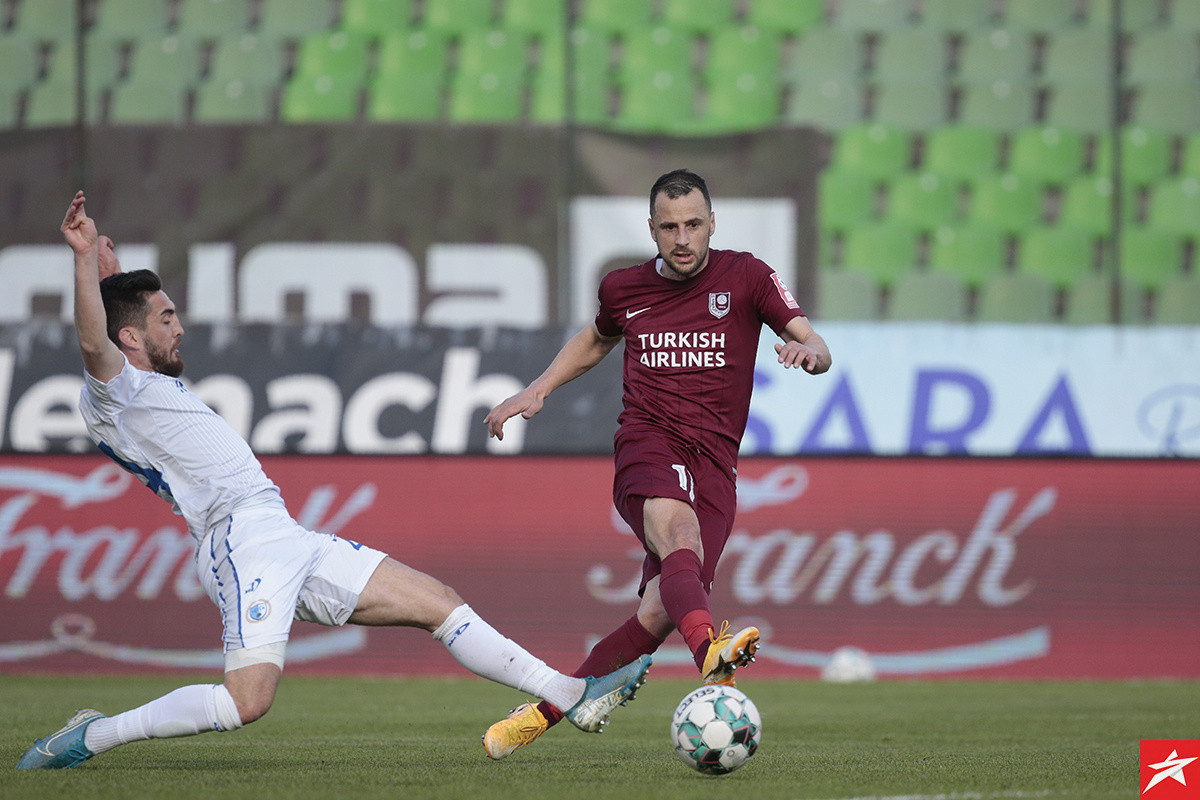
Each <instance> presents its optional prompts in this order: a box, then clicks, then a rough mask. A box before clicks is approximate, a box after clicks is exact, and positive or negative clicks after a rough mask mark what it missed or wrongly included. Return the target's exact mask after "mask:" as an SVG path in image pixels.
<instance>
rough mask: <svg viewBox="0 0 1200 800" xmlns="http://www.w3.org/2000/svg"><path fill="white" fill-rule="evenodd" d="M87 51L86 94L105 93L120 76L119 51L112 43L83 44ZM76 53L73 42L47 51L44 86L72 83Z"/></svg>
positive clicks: (88, 41)
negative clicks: (48, 52) (90, 92)
mask: <svg viewBox="0 0 1200 800" xmlns="http://www.w3.org/2000/svg"><path fill="white" fill-rule="evenodd" d="M84 46H85V47H86V48H87V50H86V52H85V58H87V70H86V71H85V77H86V79H87V85H88V90H89V91H92V90H99V89H105V88H107V87H108V86H109V85H110V84H112V83H113V81H115V80H116V78H117V76H118V75H119V74H120V72H121V61H122V56H121V50H122V48H121V47H120V46H119V45H117V44H116V43H115V42H108V41H93V40H91V39H85V40H84ZM77 58H78V51H77V50H76V49H75V43H74V42H60V43H59V44H57V45H55V46H54V47H53V49H52V50H51V51H50V54H49V56H48V58H47V59H46V74H45V76H44V77H43V78H42V80H43V81H44V82H47V83H74V82H75V78H76V75H77V73H78V70H77V69H76V66H75V65H76V63H78V62H77Z"/></svg>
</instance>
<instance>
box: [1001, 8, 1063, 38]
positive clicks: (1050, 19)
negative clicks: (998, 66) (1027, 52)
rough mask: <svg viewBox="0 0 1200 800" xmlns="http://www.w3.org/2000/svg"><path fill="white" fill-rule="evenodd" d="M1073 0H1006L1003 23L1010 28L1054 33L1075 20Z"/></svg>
mask: <svg viewBox="0 0 1200 800" xmlns="http://www.w3.org/2000/svg"><path fill="white" fill-rule="evenodd" d="M1076 6H1077V3H1076V2H1075V0H1007V2H1006V3H1005V4H1004V20H1003V23H1004V24H1005V25H1007V26H1008V27H1011V28H1018V29H1021V28H1023V29H1026V30H1030V31H1037V32H1039V33H1051V34H1052V33H1056V32H1058V31H1060V30H1063V29H1064V28H1069V27H1071V26H1072V25H1074V24H1075V23H1076V22H1077V18H1076V11H1077V10H1076Z"/></svg>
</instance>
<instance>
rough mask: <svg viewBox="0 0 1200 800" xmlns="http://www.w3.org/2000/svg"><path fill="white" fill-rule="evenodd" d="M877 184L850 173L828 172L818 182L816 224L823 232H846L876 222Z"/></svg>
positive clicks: (837, 170) (862, 174)
mask: <svg viewBox="0 0 1200 800" xmlns="http://www.w3.org/2000/svg"><path fill="white" fill-rule="evenodd" d="M875 195H876V182H875V180H874V179H873V178H872V177H871V176H870V175H868V174H866V173H862V172H857V171H855V170H851V169H837V168H831V169H827V170H825V171H824V172H822V173H821V175H820V177H819V178H818V179H817V224H818V226H819V227H820V229H821V230H822V231H842V232H844V231H846V230H849V229H850V228H853V227H855V226H857V225H861V224H863V223H865V222H870V221H873V220H875V219H877V218H878V213H877V211H876V207H875V206H876V202H875Z"/></svg>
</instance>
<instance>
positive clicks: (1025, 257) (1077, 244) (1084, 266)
mask: <svg viewBox="0 0 1200 800" xmlns="http://www.w3.org/2000/svg"><path fill="white" fill-rule="evenodd" d="M1096 242H1097V238H1096V236H1095V234H1093V233H1092V232H1091V231H1089V230H1086V229H1083V228H1077V227H1072V226H1067V225H1058V226H1056V227H1053V228H1034V229H1032V230H1029V231H1026V233H1025V234H1024V235H1023V236H1021V237H1020V242H1019V245H1018V247H1017V269H1018V270H1019V271H1020V272H1024V273H1026V274H1029V275H1036V276H1038V277H1039V278H1041V279H1042V280H1044V281H1046V282H1047V283H1049V284H1050V285H1051V286H1053V287H1055V288H1057V289H1070V288H1071V287H1072V286H1074V285H1075V284H1076V283H1077V282H1079V281H1080V280H1082V279H1083V278H1085V277H1087V276H1088V275H1090V274H1093V273H1094V272H1096V253H1097V249H1096Z"/></svg>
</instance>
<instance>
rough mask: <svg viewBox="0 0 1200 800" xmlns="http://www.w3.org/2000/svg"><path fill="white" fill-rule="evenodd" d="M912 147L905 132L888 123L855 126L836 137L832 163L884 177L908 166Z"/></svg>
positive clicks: (879, 178) (872, 175) (838, 167)
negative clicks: (891, 126) (889, 125)
mask: <svg viewBox="0 0 1200 800" xmlns="http://www.w3.org/2000/svg"><path fill="white" fill-rule="evenodd" d="M911 150H912V141H911V139H910V137H909V134H908V133H907V132H906V131H901V130H898V129H897V128H889V127H888V126H887V125H874V124H872V125H856V126H854V127H852V128H846V129H845V130H843V131H840V132H839V133H838V134H837V136H836V137H835V138H834V142H833V156H832V160H831V163H830V166H831V167H833V168H837V169H848V170H853V171H855V172H859V173H862V174H863V175H867V176H869V177H872V178H875V179H876V180H883V179H885V178H891V177H892V176H893V175H896V174H898V173H900V172H904V171H905V170H907V169H908V168H909V164H910V160H911V158H912V153H911Z"/></svg>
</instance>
